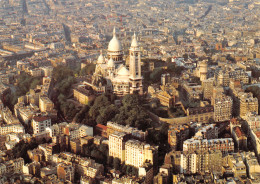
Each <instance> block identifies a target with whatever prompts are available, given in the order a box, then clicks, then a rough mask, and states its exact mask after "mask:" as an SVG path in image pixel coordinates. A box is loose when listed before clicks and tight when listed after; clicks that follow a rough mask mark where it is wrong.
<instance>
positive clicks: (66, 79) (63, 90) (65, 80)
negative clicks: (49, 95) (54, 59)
mask: <svg viewBox="0 0 260 184" xmlns="http://www.w3.org/2000/svg"><path fill="white" fill-rule="evenodd" d="M53 79H54V81H55V96H54V98H53V101H54V102H55V105H56V108H57V109H58V112H59V113H62V114H63V115H64V116H65V118H66V119H69V120H71V119H72V118H73V117H74V116H75V115H76V114H77V113H78V111H79V109H77V108H76V107H75V105H74V104H73V103H70V102H68V101H67V98H68V96H69V95H70V92H71V86H72V85H73V84H74V83H75V81H76V79H75V77H74V71H73V70H71V69H70V68H68V67H66V66H58V67H55V68H54V69H53Z"/></svg>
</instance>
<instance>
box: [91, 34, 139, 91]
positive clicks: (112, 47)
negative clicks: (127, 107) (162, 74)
mask: <svg viewBox="0 0 260 184" xmlns="http://www.w3.org/2000/svg"><path fill="white" fill-rule="evenodd" d="M129 54H130V56H129V57H130V61H129V69H128V68H127V67H126V65H125V61H124V60H123V56H124V54H123V48H122V45H121V43H120V41H119V40H118V39H117V36H116V30H115V29H114V31H113V38H112V39H111V41H110V42H109V44H108V50H107V57H104V56H103V53H102V52H101V53H100V56H99V57H98V60H97V62H96V63H97V64H96V69H95V73H94V75H93V80H95V81H100V79H103V81H104V79H105V88H106V91H108V92H112V93H114V94H116V95H118V96H124V95H127V94H133V93H138V94H143V84H142V82H143V77H142V75H141V50H140V47H139V44H138V41H137V38H136V35H135V34H134V36H133V39H132V43H131V47H130V49H129ZM102 85H104V84H102Z"/></svg>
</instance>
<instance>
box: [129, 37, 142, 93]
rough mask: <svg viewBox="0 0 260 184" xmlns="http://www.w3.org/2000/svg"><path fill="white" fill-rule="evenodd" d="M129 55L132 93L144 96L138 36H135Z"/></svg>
mask: <svg viewBox="0 0 260 184" xmlns="http://www.w3.org/2000/svg"><path fill="white" fill-rule="evenodd" d="M129 54H130V62H129V73H130V77H129V79H130V93H131V94H133V93H139V94H143V84H142V81H143V77H142V75H141V50H140V47H139V44H138V42H137V38H136V34H134V36H133V40H132V43H131V47H130V50H129Z"/></svg>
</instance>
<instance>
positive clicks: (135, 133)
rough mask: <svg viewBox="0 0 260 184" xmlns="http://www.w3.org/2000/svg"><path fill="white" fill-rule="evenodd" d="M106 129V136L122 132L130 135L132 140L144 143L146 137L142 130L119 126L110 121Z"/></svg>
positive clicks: (146, 133)
mask: <svg viewBox="0 0 260 184" xmlns="http://www.w3.org/2000/svg"><path fill="white" fill-rule="evenodd" d="M106 127H107V128H106V133H107V136H109V135H110V134H112V133H114V132H115V131H117V132H124V133H127V134H130V135H131V137H132V138H134V139H138V140H141V141H144V140H145V139H146V137H147V135H148V132H147V131H145V132H143V131H142V130H138V129H137V128H133V127H130V126H124V125H120V124H118V123H114V122H111V121H109V122H107V126H106Z"/></svg>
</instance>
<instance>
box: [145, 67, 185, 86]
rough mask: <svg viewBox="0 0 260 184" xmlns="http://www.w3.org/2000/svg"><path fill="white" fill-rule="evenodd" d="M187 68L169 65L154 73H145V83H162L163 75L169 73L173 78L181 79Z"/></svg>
mask: <svg viewBox="0 0 260 184" xmlns="http://www.w3.org/2000/svg"><path fill="white" fill-rule="evenodd" d="M184 69H185V68H184V67H181V66H177V65H176V64H175V63H171V62H169V63H167V67H166V68H163V67H161V68H155V69H154V70H153V71H152V72H145V73H144V81H145V83H148V84H152V83H157V82H160V80H161V75H162V74H164V73H169V74H170V75H171V76H176V77H179V76H180V75H181V74H182V72H183V70H184Z"/></svg>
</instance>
